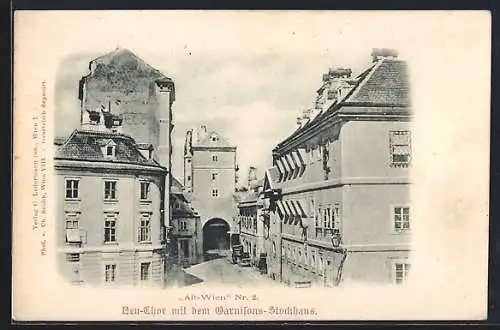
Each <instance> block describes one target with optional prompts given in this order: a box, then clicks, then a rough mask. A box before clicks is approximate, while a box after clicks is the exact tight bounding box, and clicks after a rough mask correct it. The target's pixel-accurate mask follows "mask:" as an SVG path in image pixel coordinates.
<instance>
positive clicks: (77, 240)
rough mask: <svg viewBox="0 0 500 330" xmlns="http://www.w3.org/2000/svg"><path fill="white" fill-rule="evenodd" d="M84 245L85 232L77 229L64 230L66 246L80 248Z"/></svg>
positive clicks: (85, 241)
mask: <svg viewBox="0 0 500 330" xmlns="http://www.w3.org/2000/svg"><path fill="white" fill-rule="evenodd" d="M85 243H87V231H85V230H82V229H78V228H74V229H66V244H68V245H73V246H81V245H82V244H85Z"/></svg>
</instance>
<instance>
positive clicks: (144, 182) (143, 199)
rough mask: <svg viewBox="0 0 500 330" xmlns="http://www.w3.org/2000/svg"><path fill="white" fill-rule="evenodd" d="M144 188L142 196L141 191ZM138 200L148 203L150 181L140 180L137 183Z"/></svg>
mask: <svg viewBox="0 0 500 330" xmlns="http://www.w3.org/2000/svg"><path fill="white" fill-rule="evenodd" d="M144 186H146V195H144V194H143V193H144V191H143V187H144ZM139 194H140V196H139V199H140V200H141V201H150V200H151V182H150V181H146V180H142V181H140V183H139ZM144 196H146V197H144Z"/></svg>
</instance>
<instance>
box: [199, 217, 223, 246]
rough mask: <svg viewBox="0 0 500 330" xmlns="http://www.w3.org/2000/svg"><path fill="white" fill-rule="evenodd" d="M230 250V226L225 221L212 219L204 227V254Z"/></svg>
mask: <svg viewBox="0 0 500 330" xmlns="http://www.w3.org/2000/svg"><path fill="white" fill-rule="evenodd" d="M228 249H229V224H228V223H227V222H226V221H225V220H223V219H218V218H215V219H210V220H208V221H207V222H206V223H205V225H204V226H203V252H207V251H211V250H218V251H222V250H228Z"/></svg>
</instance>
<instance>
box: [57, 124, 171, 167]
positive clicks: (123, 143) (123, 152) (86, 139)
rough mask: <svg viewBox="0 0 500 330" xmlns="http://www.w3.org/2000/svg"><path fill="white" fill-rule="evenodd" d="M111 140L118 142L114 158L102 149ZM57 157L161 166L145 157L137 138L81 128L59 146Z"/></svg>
mask: <svg viewBox="0 0 500 330" xmlns="http://www.w3.org/2000/svg"><path fill="white" fill-rule="evenodd" d="M110 141H113V142H114V143H115V144H116V147H115V148H116V155H115V157H113V158H109V157H105V156H104V154H103V152H102V149H101V148H102V147H103V146H105V145H106V144H107V143H109V142H110ZM55 158H56V159H69V160H82V161H103V162H110V163H129V164H138V165H150V166H157V167H161V166H160V165H159V164H158V163H156V162H155V161H154V160H152V159H147V158H145V157H144V156H143V155H142V154H141V152H140V151H139V150H138V149H137V147H136V144H135V140H134V139H133V138H132V137H130V136H128V135H124V134H120V133H113V132H103V131H87V130H80V129H76V130H74V131H73V133H72V134H71V135H70V136H69V137H68V138H67V139H66V141H65V142H64V143H63V144H62V145H60V146H59V147H58V148H57V150H56V153H55Z"/></svg>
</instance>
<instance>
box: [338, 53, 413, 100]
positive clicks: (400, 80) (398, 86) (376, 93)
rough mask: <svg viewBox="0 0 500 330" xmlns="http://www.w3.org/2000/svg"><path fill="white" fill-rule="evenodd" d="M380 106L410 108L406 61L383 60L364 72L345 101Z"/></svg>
mask: <svg viewBox="0 0 500 330" xmlns="http://www.w3.org/2000/svg"><path fill="white" fill-rule="evenodd" d="M350 103H366V104H367V105H374V104H376V105H380V106H395V105H396V106H410V86H409V78H408V66H407V63H406V62H405V61H401V60H392V59H382V60H380V61H379V62H378V63H377V64H376V65H374V66H373V67H371V69H369V70H367V71H365V72H364V79H360V81H359V82H358V84H357V86H356V87H355V88H354V89H353V91H352V93H351V94H350V95H348V97H347V98H346V99H345V100H344V104H345V105H349V104H350Z"/></svg>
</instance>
